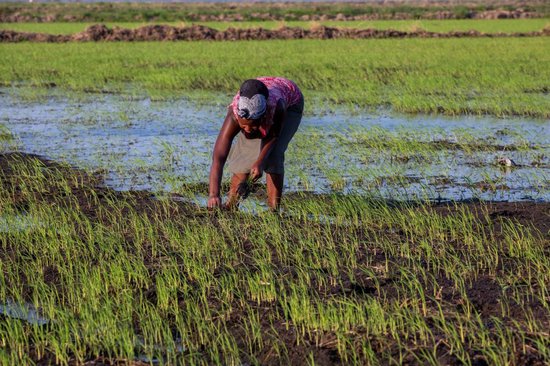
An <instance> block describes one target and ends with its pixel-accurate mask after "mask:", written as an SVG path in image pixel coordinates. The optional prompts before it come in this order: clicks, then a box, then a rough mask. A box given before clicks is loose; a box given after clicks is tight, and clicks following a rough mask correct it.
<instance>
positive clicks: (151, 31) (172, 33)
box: [0, 24, 550, 42]
mask: <svg viewBox="0 0 550 366" xmlns="http://www.w3.org/2000/svg"><path fill="white" fill-rule="evenodd" d="M540 36H550V28H545V29H543V30H540V31H535V32H517V33H483V32H479V31H476V30H470V31H452V32H428V31H425V30H415V31H398V30H393V29H387V30H380V29H354V28H335V27H327V26H318V27H314V28H311V29H304V28H300V27H281V28H279V29H274V30H271V29H265V28H228V29H227V30H216V29H213V28H210V27H207V26H203V25H192V26H189V27H174V26H170V25H147V26H143V27H139V28H136V29H127V28H120V27H116V26H115V27H112V28H108V27H107V26H106V25H104V24H94V25H91V26H89V27H88V28H87V29H86V30H84V31H83V32H80V33H75V34H70V35H56V34H47V33H27V32H18V31H13V30H0V42H23V41H28V42H97V41H106V42H110V41H203V40H208V41H240V40H270V39H280V40H289V39H370V38H464V37H490V38H495V37H540Z"/></svg>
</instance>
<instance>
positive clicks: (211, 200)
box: [207, 196, 222, 209]
mask: <svg viewBox="0 0 550 366" xmlns="http://www.w3.org/2000/svg"><path fill="white" fill-rule="evenodd" d="M207 207H208V208H209V209H214V208H220V207H222V199H221V198H220V196H210V197H208V203H207Z"/></svg>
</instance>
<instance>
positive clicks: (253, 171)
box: [250, 162, 264, 182]
mask: <svg viewBox="0 0 550 366" xmlns="http://www.w3.org/2000/svg"><path fill="white" fill-rule="evenodd" d="M263 174H264V168H263V167H262V164H260V163H258V162H256V163H254V165H252V168H250V177H251V178H252V181H253V182H256V181H257V180H258V179H260V178H261V177H262V175H263Z"/></svg>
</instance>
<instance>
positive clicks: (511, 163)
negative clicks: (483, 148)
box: [497, 157, 517, 166]
mask: <svg viewBox="0 0 550 366" xmlns="http://www.w3.org/2000/svg"><path fill="white" fill-rule="evenodd" d="M497 163H498V165H502V166H516V165H517V164H516V163H515V162H514V161H513V160H512V159H510V158H507V157H502V158H499V159H498V160H497Z"/></svg>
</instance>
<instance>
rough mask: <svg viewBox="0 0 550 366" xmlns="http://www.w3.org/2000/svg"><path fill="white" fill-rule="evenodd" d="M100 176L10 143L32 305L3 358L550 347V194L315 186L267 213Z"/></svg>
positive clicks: (302, 356)
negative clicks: (386, 193) (449, 194)
mask: <svg viewBox="0 0 550 366" xmlns="http://www.w3.org/2000/svg"><path fill="white" fill-rule="evenodd" d="M99 184H100V181H98V179H97V178H93V177H91V176H89V175H87V174H84V173H82V172H80V171H75V170H74V169H72V168H70V167H68V166H64V165H58V164H52V163H49V162H44V161H42V160H39V159H36V158H30V157H26V156H18V155H0V188H1V189H0V204H1V207H2V214H1V215H0V220H1V221H0V232H2V235H0V253H1V257H2V261H1V262H0V284H1V286H0V298H1V299H3V300H4V301H6V299H7V301H8V303H7V305H8V306H9V307H10V308H11V309H12V312H15V311H16V310H13V309H14V308H16V309H18V310H17V311H18V317H19V318H23V319H29V323H27V322H25V321H21V320H20V319H14V318H13V317H2V316H1V315H0V335H1V337H0V345H1V347H0V364H2V365H14V364H27V363H32V362H36V361H41V362H43V363H56V364H62V365H63V364H68V363H83V362H84V361H88V360H93V361H101V360H105V359H108V360H111V361H116V360H119V361H121V362H124V360H126V362H128V361H130V360H134V359H138V358H140V359H141V360H145V361H146V362H152V360H157V361H158V360H161V363H162V364H183V363H185V364H224V365H238V364H242V363H243V362H245V363H249V364H262V365H264V364H280V363H290V364H321V365H325V364H338V363H342V364H369V365H375V364H379V363H383V364H396V365H398V364H403V363H404V362H407V363H411V364H421V365H438V364H440V363H445V364H454V363H463V364H474V363H476V362H478V363H479V362H482V363H483V364H489V365H497V364H498V365H503V364H523V363H527V362H533V364H544V363H545V362H548V361H549V360H550V341H549V340H550V337H549V334H548V329H549V327H550V324H549V323H548V319H549V318H550V317H549V316H550V298H549V289H548V283H550V260H549V258H550V256H549V252H548V240H549V237H548V220H547V218H546V220H545V219H544V215H546V217H547V215H548V209H549V207H548V205H546V206H544V205H534V204H523V205H522V204H509V205H505V206H504V207H499V206H495V205H491V204H478V205H450V206H448V207H447V206H439V207H433V206H430V205H429V204H423V203H420V202H417V203H413V202H411V203H402V204H400V205H395V204H392V203H391V202H389V201H380V200H378V199H376V198H375V197H372V198H368V197H356V196H337V195H327V196H308V195H303V196H295V197H293V198H292V197H291V198H287V199H286V200H285V214H283V215H276V214H260V215H258V216H253V215H250V214H245V213H231V212H215V213H208V212H205V211H203V210H200V209H196V208H194V207H192V205H189V204H184V203H181V202H180V203H178V202H175V201H172V200H170V199H169V198H168V197H165V198H162V197H160V199H158V198H154V197H152V196H151V194H149V193H144V192H141V193H140V192H129V193H117V192H113V191H111V190H109V189H106V188H97V187H98V185H99ZM517 220H519V221H517ZM4 306H6V303H4ZM28 311H38V314H39V315H37V314H34V315H32V316H31V315H30V314H29V315H28V314H27V312H28ZM537 362H538V363H537Z"/></svg>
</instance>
